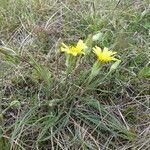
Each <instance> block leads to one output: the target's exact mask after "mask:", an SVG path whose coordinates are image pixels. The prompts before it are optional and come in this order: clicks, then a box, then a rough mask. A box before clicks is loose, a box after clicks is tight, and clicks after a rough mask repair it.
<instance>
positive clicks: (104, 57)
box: [93, 46, 118, 63]
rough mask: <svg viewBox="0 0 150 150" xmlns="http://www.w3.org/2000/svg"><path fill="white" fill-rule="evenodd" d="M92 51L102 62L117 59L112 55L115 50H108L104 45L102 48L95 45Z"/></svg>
mask: <svg viewBox="0 0 150 150" xmlns="http://www.w3.org/2000/svg"><path fill="white" fill-rule="evenodd" d="M93 52H94V53H95V54H96V55H97V57H98V60H99V61H101V62H103V63H107V62H110V61H113V60H115V61H116V60H118V59H116V58H115V57H114V55H115V54H116V53H117V52H113V51H110V50H108V48H106V47H105V48H104V49H103V50H102V49H101V48H100V47H98V46H96V47H95V48H93Z"/></svg>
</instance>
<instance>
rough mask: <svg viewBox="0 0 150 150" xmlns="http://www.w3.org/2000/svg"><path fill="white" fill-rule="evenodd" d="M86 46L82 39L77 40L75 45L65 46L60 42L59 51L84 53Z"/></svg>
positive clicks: (75, 54)
mask: <svg viewBox="0 0 150 150" xmlns="http://www.w3.org/2000/svg"><path fill="white" fill-rule="evenodd" d="M86 48H87V46H86V45H85V43H83V41H82V40H79V41H78V43H77V45H76V46H67V45H66V44H64V43H62V47H61V51H62V52H66V53H68V54H71V55H73V56H77V55H78V54H85V52H84V50H85V49H86Z"/></svg>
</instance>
